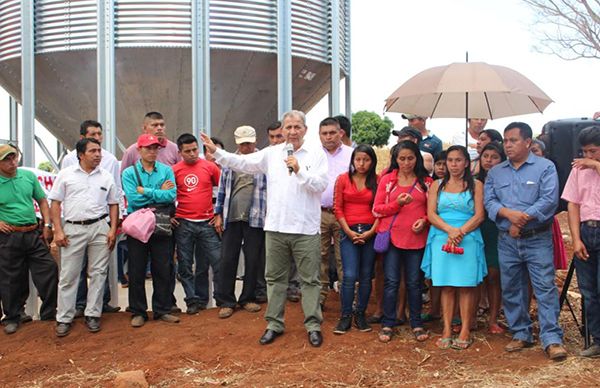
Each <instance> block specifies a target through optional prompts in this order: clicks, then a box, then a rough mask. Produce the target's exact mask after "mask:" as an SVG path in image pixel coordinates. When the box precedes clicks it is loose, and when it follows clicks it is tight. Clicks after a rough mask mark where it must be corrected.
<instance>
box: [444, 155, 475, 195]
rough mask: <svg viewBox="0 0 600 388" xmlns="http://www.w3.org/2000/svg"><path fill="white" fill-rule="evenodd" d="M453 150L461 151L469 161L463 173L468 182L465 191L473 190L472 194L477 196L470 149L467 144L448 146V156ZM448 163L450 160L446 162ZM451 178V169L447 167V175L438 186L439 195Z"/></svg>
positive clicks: (464, 179) (465, 180)
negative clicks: (468, 149)
mask: <svg viewBox="0 0 600 388" xmlns="http://www.w3.org/2000/svg"><path fill="white" fill-rule="evenodd" d="M452 151H458V152H460V153H461V154H462V155H463V156H464V158H465V160H466V161H467V165H466V166H465V171H464V175H463V181H464V182H465V183H466V186H467V187H466V188H465V189H464V190H463V191H467V190H468V191H470V192H471V196H473V197H474V196H475V179H473V174H472V173H471V158H470V157H469V151H467V148H466V147H465V146H461V145H453V146H451V147H450V148H448V149H447V150H446V152H447V154H446V155H447V156H448V157H449V156H450V152H452ZM446 163H448V162H446ZM449 179H450V169H449V168H447V167H446V175H444V178H443V179H442V182H441V183H440V187H439V188H438V196H439V195H440V193H441V192H442V190H443V188H444V186H446V183H448V180H449Z"/></svg>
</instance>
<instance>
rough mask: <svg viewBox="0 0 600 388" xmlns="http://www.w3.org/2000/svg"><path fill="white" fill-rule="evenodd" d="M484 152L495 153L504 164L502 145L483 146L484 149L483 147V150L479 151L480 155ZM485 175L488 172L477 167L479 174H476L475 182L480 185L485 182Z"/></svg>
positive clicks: (495, 143) (496, 143) (492, 143)
mask: <svg viewBox="0 0 600 388" xmlns="http://www.w3.org/2000/svg"><path fill="white" fill-rule="evenodd" d="M485 151H496V152H497V153H498V155H500V161H501V162H504V161H505V160H506V155H505V154H504V150H503V149H502V145H501V144H500V143H498V142H495V141H493V142H491V143H488V144H486V145H485V147H483V149H482V150H481V155H483V153H484V152H485ZM487 174H488V172H487V171H486V170H484V169H483V167H481V166H480V167H479V174H477V180H478V181H480V182H481V183H484V182H485V178H487Z"/></svg>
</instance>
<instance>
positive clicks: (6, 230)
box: [0, 145, 58, 334]
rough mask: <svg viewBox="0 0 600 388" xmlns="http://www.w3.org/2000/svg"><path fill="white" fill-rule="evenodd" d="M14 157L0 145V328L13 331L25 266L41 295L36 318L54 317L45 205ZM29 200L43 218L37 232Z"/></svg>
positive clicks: (55, 279) (52, 270)
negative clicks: (0, 315) (2, 316)
mask: <svg viewBox="0 0 600 388" xmlns="http://www.w3.org/2000/svg"><path fill="white" fill-rule="evenodd" d="M18 161H19V155H18V152H17V150H16V149H15V148H13V147H12V146H10V145H1V146H0V298H1V299H2V305H3V308H4V314H5V315H6V318H5V319H4V321H5V326H4V332H5V333H6V334H13V333H14V332H16V331H17V329H18V327H19V311H20V310H21V309H22V307H23V303H22V294H23V290H24V288H25V287H27V286H28V285H27V282H26V281H24V280H23V279H24V276H23V271H27V270H29V271H30V272H31V277H32V279H33V283H34V284H35V287H36V288H37V290H38V293H39V295H40V298H41V299H42V306H41V308H40V318H41V319H42V320H54V319H55V316H56V292H57V282H58V266H57V265H56V262H55V261H54V259H53V258H52V256H51V255H50V251H49V250H48V241H49V240H50V239H51V238H52V231H51V228H52V225H51V224H50V208H49V207H48V202H47V201H46V195H45V194H44V191H43V190H42V187H41V186H40V184H39V182H38V180H37V177H36V176H35V174H33V173H32V172H31V171H27V170H23V169H18V168H17V165H18ZM33 200H35V201H36V202H37V204H38V206H39V208H40V212H41V213H42V217H43V219H44V229H43V234H42V235H40V231H39V228H38V223H37V219H36V217H35V210H34V207H33Z"/></svg>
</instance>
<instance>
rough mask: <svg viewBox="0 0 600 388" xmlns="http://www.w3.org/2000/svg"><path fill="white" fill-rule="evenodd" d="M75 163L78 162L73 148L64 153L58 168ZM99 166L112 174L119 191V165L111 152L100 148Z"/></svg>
mask: <svg viewBox="0 0 600 388" xmlns="http://www.w3.org/2000/svg"><path fill="white" fill-rule="evenodd" d="M76 164H77V165H78V164H79V159H77V152H76V150H73V151H71V152H69V153H68V154H67V155H65V157H64V159H63V161H62V163H61V164H60V168H61V169H64V168H67V167H71V166H74V165H76ZM100 167H102V168H103V169H105V170H106V171H108V172H109V173H110V174H111V175H112V177H113V179H114V181H115V185H117V188H118V189H119V191H121V167H120V165H119V161H118V160H117V158H116V157H115V156H114V155H113V154H111V153H110V152H108V151H107V150H105V149H104V148H102V160H101V161H100Z"/></svg>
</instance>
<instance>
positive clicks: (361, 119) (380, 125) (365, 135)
mask: <svg viewBox="0 0 600 388" xmlns="http://www.w3.org/2000/svg"><path fill="white" fill-rule="evenodd" d="M392 128H394V123H393V122H392V120H390V119H389V118H388V117H384V118H381V117H380V116H379V115H378V114H377V113H375V112H368V111H366V110H362V111H360V112H356V113H354V114H352V140H354V141H355V142H356V143H357V144H361V143H364V144H370V145H372V146H384V145H387V143H388V139H389V138H390V134H391V132H392Z"/></svg>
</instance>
